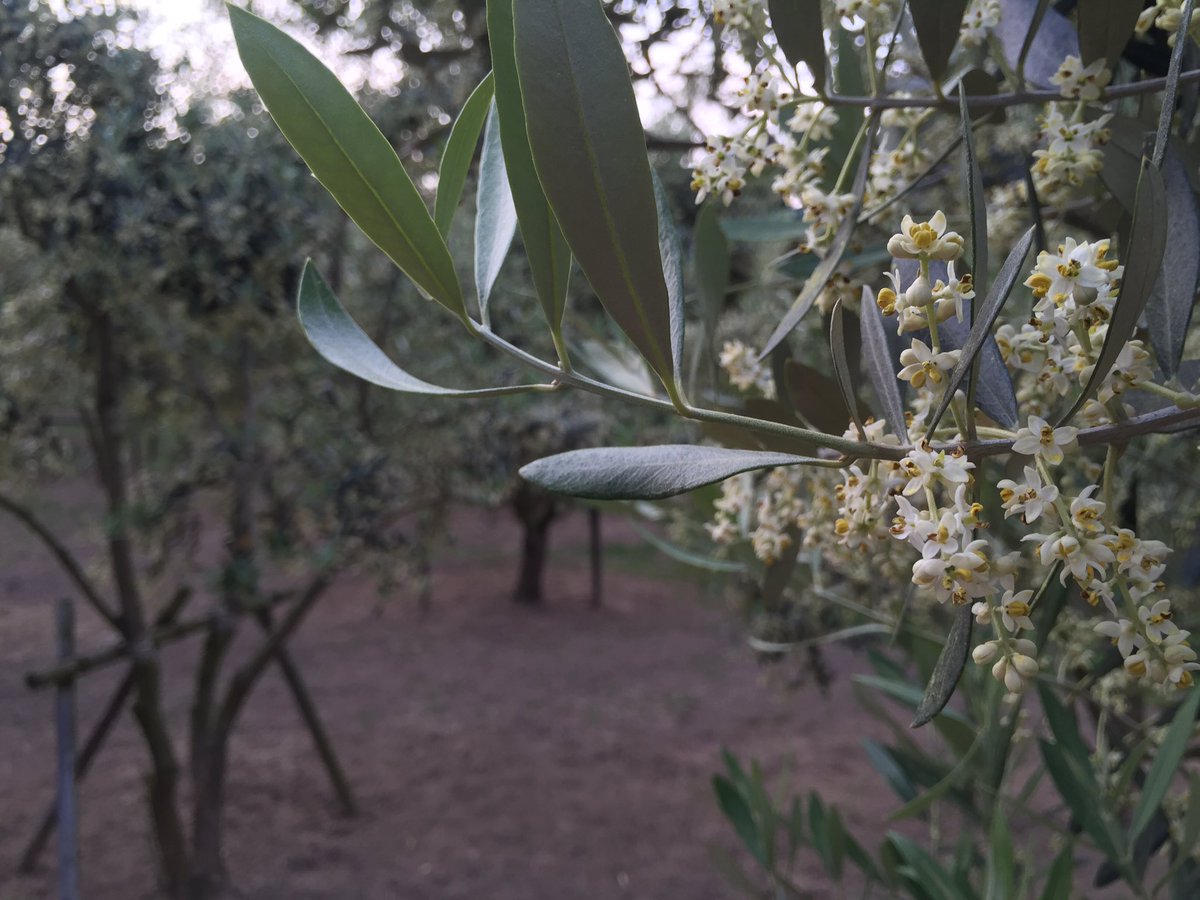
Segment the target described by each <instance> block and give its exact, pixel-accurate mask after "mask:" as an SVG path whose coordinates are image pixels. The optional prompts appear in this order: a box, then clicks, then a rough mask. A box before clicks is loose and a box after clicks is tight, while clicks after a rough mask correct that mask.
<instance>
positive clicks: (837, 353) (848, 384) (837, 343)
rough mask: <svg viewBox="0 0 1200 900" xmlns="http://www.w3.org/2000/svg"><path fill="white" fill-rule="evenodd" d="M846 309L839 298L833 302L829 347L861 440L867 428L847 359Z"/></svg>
mask: <svg viewBox="0 0 1200 900" xmlns="http://www.w3.org/2000/svg"><path fill="white" fill-rule="evenodd" d="M844 316H845V310H843V309H842V301H841V299H839V300H838V301H837V302H836V303H835V304H833V313H832V314H831V315H830V317H829V348H830V350H831V351H832V352H833V374H834V376H835V377H836V379H837V384H838V388H839V389H840V390H841V392H842V400H843V401H844V402H845V404H846V409H848V410H849V411H850V418H851V419H852V420H853V421H854V427H855V428H857V429H858V437H859V440H862V441H865V440H866V439H867V430H866V429H865V428H864V427H863V422H862V416H860V415H859V414H858V399H857V398H856V397H855V396H854V382H853V381H851V379H850V364H849V362H847V360H846V331H845V328H846V326H845V324H844V323H843V321H842V319H843V317H844Z"/></svg>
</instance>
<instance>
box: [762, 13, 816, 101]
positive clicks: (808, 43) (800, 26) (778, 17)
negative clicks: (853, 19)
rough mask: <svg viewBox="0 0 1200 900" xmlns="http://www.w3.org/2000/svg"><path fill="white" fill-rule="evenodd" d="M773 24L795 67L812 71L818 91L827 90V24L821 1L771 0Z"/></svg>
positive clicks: (783, 49) (777, 36)
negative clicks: (803, 65)
mask: <svg viewBox="0 0 1200 900" xmlns="http://www.w3.org/2000/svg"><path fill="white" fill-rule="evenodd" d="M767 8H768V9H769V10H770V13H771V27H772V28H773V29H774V31H775V39H776V40H778V41H779V49H780V50H782V51H783V55H784V56H786V57H787V61H788V62H790V63H791V64H792V65H793V66H798V65H800V63H804V64H805V65H806V66H808V69H809V71H810V72H812V76H813V83H814V84H815V85H816V88H817V93H819V94H824V93H825V27H824V24H823V23H822V22H821V0H770V2H769V3H768V4H767Z"/></svg>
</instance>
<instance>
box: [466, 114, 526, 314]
mask: <svg viewBox="0 0 1200 900" xmlns="http://www.w3.org/2000/svg"><path fill="white" fill-rule="evenodd" d="M475 207H476V209H475V291H476V293H477V294H478V296H479V315H480V317H481V318H482V319H483V321H484V322H487V321H488V314H487V307H488V298H490V297H491V295H492V287H493V286H495V284H496V278H497V277H498V276H499V275H500V268H501V266H503V265H504V259H505V257H507V256H508V250H509V247H511V246H512V240H513V236H514V235H515V234H516V231H517V208H516V206H515V205H514V204H513V196H512V190H511V189H510V188H509V184H508V173H507V172H506V171H505V168H504V152H503V150H501V148H500V119H499V117H498V116H497V114H496V106H495V104H492V106H491V110H490V111H489V112H488V116H487V127H486V128H485V129H484V132H483V154H482V156H480V159H479V190H478V193H477V197H476V201H475Z"/></svg>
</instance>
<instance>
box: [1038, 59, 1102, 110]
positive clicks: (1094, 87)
mask: <svg viewBox="0 0 1200 900" xmlns="http://www.w3.org/2000/svg"><path fill="white" fill-rule="evenodd" d="M1050 81H1051V83H1052V84H1057V85H1058V86H1059V88H1058V89H1059V93H1061V94H1062V95H1063V96H1064V97H1066V98H1067V99H1069V100H1088V101H1090V100H1099V99H1100V94H1101V92H1102V91H1103V90H1104V88H1105V87H1106V86H1107V85H1108V83H1109V82H1110V81H1112V72H1110V71H1108V68H1107V67H1106V66H1105V61H1104V60H1103V59H1098V60H1096V61H1095V62H1093V63H1091V64H1090V65H1088V66H1086V67H1085V66H1084V65H1083V62H1082V60H1080V59H1079V57H1078V56H1068V57H1067V58H1066V59H1064V60H1063V61H1062V65H1061V66H1059V67H1058V71H1057V72H1055V73H1054V74H1053V75H1051V76H1050Z"/></svg>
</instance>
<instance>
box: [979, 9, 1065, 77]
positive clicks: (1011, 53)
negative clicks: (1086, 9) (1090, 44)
mask: <svg viewBox="0 0 1200 900" xmlns="http://www.w3.org/2000/svg"><path fill="white" fill-rule="evenodd" d="M1034 28H1036V31H1034V30H1033V29H1034ZM1031 32H1032V37H1031V36H1030V35H1031ZM996 35H997V37H999V38H1000V44H1001V47H1002V49H1003V51H1004V58H1005V60H1006V61H1007V63H1008V66H1009V68H1010V69H1013V70H1014V71H1015V70H1017V69H1018V68H1019V67H1020V62H1021V60H1024V62H1025V66H1024V72H1025V78H1026V80H1027V81H1029V82H1030V83H1032V84H1035V85H1037V86H1039V87H1050V86H1051V82H1050V78H1051V77H1052V76H1053V75H1054V73H1055V72H1057V71H1058V67H1059V66H1060V65H1062V61H1063V60H1064V59H1066V58H1067V57H1068V56H1071V55H1074V56H1078V55H1079V36H1078V34H1077V33H1076V31H1075V26H1074V25H1072V24H1071V21H1070V20H1069V19H1067V18H1066V16H1064V15H1063V14H1062V13H1060V12H1058V11H1057V10H1055V9H1053V8H1051V5H1050V0H1004V14H1003V15H1002V16H1001V17H1000V25H999V26H998V27H997V29H996Z"/></svg>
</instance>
